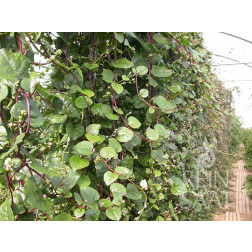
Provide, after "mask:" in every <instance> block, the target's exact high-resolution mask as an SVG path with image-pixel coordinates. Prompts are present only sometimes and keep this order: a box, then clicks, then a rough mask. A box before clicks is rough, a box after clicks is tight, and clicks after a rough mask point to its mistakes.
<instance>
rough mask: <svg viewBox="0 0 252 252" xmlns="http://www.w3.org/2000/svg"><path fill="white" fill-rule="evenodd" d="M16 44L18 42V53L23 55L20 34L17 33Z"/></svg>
mask: <svg viewBox="0 0 252 252" xmlns="http://www.w3.org/2000/svg"><path fill="white" fill-rule="evenodd" d="M18 42H19V52H20V53H23V49H22V41H21V37H20V33H18Z"/></svg>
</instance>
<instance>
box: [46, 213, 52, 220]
mask: <svg viewBox="0 0 252 252" xmlns="http://www.w3.org/2000/svg"><path fill="white" fill-rule="evenodd" d="M45 214H46V217H47V219H48V220H49V221H52V220H51V219H50V217H49V216H48V214H47V212H46V211H45Z"/></svg>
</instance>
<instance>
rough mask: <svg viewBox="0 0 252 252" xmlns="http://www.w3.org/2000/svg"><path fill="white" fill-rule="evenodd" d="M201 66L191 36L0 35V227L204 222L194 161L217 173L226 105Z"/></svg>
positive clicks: (203, 57)
mask: <svg viewBox="0 0 252 252" xmlns="http://www.w3.org/2000/svg"><path fill="white" fill-rule="evenodd" d="M210 59H211V54H210V53H209V52H208V51H207V50H206V49H205V48H204V46H203V42H202V37H201V34H199V33H170V32H162V33H160V32H153V33H141V32H139V33H138V32H135V33H133V32H129V33H121V32H118V33H93V32H90V33H86V32H78V33H77V32H73V33H67V32H59V33H47V32H42V33H40V32H32V33H28V32H27V33H5V34H1V36H0V102H1V107H0V116H1V118H0V183H1V187H0V190H1V191H2V192H0V193H1V195H4V196H3V197H2V196H1V197H2V198H1V202H0V203H2V204H0V220H14V218H15V219H16V220H54V221H68V220H86V221H95V220H114V221H119V220H141V221H143V220H145V221H146V220H149V221H151V220H207V219H211V213H212V212H214V211H215V209H216V207H218V206H217V205H218V204H217V203H216V202H212V201H211V199H212V197H213V195H211V194H210V193H209V192H210V191H213V192H216V191H218V190H221V186H222V185H221V182H217V183H218V184H217V186H216V187H215V188H213V187H211V188H210V189H209V190H206V189H205V187H204V186H205V185H207V184H208V180H207V178H206V176H203V177H202V179H201V183H202V184H201V185H200V186H199V185H197V184H196V181H194V178H195V177H196V175H197V174H198V173H199V172H200V168H199V165H198V161H197V160H199V159H198V157H199V156H200V155H203V154H202V152H204V151H205V149H204V148H203V149H202V147H203V146H204V144H205V143H206V142H207V143H208V145H209V146H210V147H211V148H212V149H213V150H214V153H215V156H216V158H215V160H216V161H215V166H213V167H212V169H213V170H214V169H218V172H220V173H221V172H224V171H225V170H226V168H227V165H228V164H229V161H228V160H227V159H226V157H225V153H227V152H229V147H228V143H229V135H228V133H227V131H228V129H229V122H230V120H231V117H232V116H231V112H232V110H231V102H232V99H231V98H232V97H231V94H230V92H229V91H227V90H225V88H224V87H223V86H222V84H221V83H220V82H219V81H218V79H217V78H216V76H215V75H214V74H212V72H211V64H210ZM224 198H225V196H224V195H221V197H220V200H223V199H224ZM203 202H207V203H208V204H203Z"/></svg>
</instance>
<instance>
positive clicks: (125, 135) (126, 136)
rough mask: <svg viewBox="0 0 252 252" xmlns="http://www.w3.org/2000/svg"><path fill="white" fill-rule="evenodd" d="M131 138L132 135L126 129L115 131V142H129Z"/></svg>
mask: <svg viewBox="0 0 252 252" xmlns="http://www.w3.org/2000/svg"><path fill="white" fill-rule="evenodd" d="M133 136H134V133H133V132H132V131H131V130H129V129H128V128H126V127H119V128H118V130H117V140H118V141H119V142H123V143H126V142H128V141H129V140H131V139H132V138H133Z"/></svg>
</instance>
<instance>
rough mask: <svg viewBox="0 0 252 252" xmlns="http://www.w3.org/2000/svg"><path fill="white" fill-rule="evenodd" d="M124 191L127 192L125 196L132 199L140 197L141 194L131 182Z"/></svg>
mask: <svg viewBox="0 0 252 252" xmlns="http://www.w3.org/2000/svg"><path fill="white" fill-rule="evenodd" d="M126 193H127V194H126V197H127V198H129V199H132V200H139V199H142V194H141V193H140V192H139V190H138V189H137V188H136V187H135V186H134V185H133V184H128V185H127V191H126Z"/></svg>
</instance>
